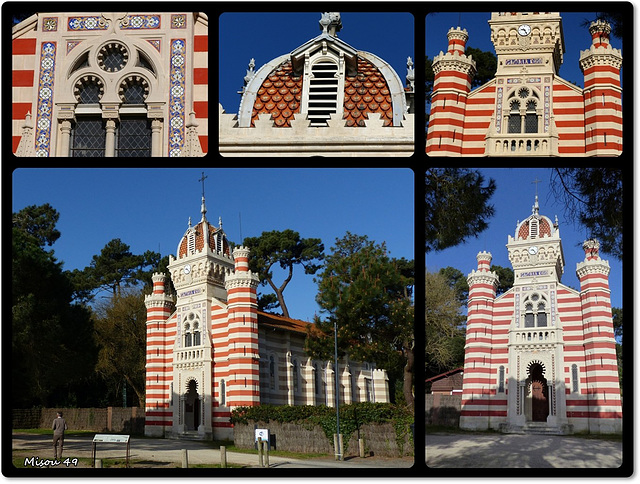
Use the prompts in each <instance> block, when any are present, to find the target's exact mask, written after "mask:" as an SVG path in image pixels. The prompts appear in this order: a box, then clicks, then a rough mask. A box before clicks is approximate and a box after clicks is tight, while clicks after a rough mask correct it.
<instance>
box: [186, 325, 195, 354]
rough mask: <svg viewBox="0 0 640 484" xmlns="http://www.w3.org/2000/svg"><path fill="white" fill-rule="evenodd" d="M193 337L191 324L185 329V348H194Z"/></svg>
mask: <svg viewBox="0 0 640 484" xmlns="http://www.w3.org/2000/svg"><path fill="white" fill-rule="evenodd" d="M192 336H193V335H192V334H191V331H190V327H189V324H187V326H186V327H185V333H184V346H185V348H188V347H190V346H193V339H192Z"/></svg>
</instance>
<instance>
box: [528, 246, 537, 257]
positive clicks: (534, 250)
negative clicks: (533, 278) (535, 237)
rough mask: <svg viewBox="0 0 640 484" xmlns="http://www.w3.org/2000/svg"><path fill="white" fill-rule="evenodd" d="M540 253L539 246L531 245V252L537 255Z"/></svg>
mask: <svg viewBox="0 0 640 484" xmlns="http://www.w3.org/2000/svg"><path fill="white" fill-rule="evenodd" d="M537 253H538V248H537V247H536V246H535V245H534V246H533V247H529V254H531V255H535V254H537Z"/></svg>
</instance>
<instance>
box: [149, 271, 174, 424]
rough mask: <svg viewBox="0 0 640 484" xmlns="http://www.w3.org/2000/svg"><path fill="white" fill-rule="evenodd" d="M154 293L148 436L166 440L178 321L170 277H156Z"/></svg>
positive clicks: (150, 351)
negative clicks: (168, 288) (168, 284)
mask: <svg viewBox="0 0 640 484" xmlns="http://www.w3.org/2000/svg"><path fill="white" fill-rule="evenodd" d="M152 280H153V291H152V293H151V294H149V295H147V296H145V300H144V302H145V306H146V307H147V324H146V326H147V351H146V354H147V358H146V366H145V367H146V389H145V435H148V436H163V435H164V433H165V430H169V429H170V427H171V425H172V417H173V412H172V409H171V402H172V399H173V395H172V394H171V393H172V390H171V384H172V379H173V368H172V363H173V344H174V342H175V337H176V319H175V316H174V317H171V314H172V312H173V309H174V300H173V298H172V297H171V296H169V295H168V294H166V292H165V284H166V276H165V275H164V274H159V273H156V274H154V275H153V277H152Z"/></svg>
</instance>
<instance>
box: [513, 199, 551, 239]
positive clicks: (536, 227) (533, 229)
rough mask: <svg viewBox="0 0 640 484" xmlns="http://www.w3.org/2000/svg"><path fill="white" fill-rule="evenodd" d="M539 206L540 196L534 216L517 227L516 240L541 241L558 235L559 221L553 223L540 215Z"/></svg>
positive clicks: (534, 207) (536, 202)
mask: <svg viewBox="0 0 640 484" xmlns="http://www.w3.org/2000/svg"><path fill="white" fill-rule="evenodd" d="M539 209H540V207H539V205H538V196H537V195H536V201H535V204H534V205H533V208H532V214H531V215H529V217H527V218H526V219H525V220H524V221H522V222H520V223H518V226H517V227H516V235H515V238H516V240H528V239H539V238H542V237H551V236H553V235H556V234H557V231H558V221H557V219H556V222H555V223H554V222H552V221H551V219H550V218H549V217H546V216H544V215H540V213H539Z"/></svg>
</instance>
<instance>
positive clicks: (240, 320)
mask: <svg viewBox="0 0 640 484" xmlns="http://www.w3.org/2000/svg"><path fill="white" fill-rule="evenodd" d="M233 258H234V261H235V272H234V273H233V274H230V275H229V276H227V278H226V280H225V289H226V290H227V304H228V314H229V317H228V334H229V340H228V341H229V342H228V349H229V350H228V351H229V359H228V361H229V366H228V368H229V370H228V372H229V374H228V383H227V401H228V403H227V405H228V406H229V407H238V406H253V405H259V404H260V356H259V349H258V301H257V287H258V283H259V278H258V276H257V274H253V273H252V272H251V271H250V270H249V248H247V247H236V248H235V249H234V250H233Z"/></svg>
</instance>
